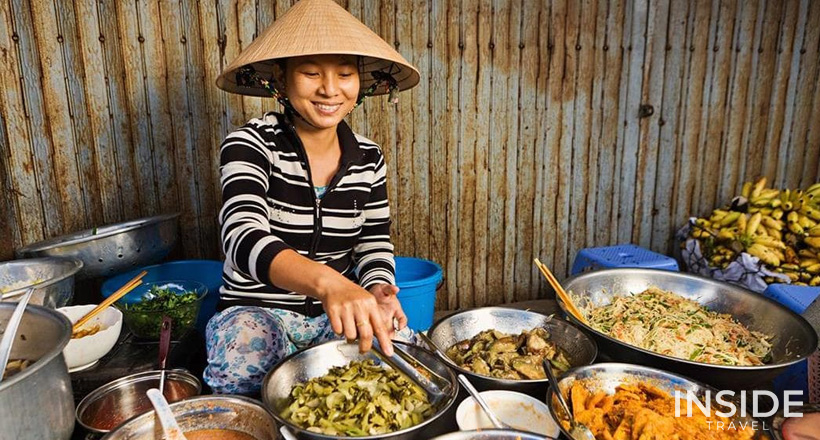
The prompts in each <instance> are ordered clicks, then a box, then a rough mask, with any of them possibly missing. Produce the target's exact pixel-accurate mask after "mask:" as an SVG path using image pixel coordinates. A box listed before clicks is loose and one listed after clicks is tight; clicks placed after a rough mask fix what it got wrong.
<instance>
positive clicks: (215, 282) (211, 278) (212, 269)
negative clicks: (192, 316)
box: [100, 260, 222, 335]
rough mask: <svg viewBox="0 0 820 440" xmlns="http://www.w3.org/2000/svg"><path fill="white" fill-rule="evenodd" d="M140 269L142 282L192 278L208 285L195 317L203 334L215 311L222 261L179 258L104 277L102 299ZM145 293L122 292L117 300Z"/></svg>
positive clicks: (135, 274) (128, 300) (138, 297)
mask: <svg viewBox="0 0 820 440" xmlns="http://www.w3.org/2000/svg"><path fill="white" fill-rule="evenodd" d="M143 270H146V271H148V274H146V275H145V276H144V277H143V278H142V281H143V282H144V283H147V282H151V281H167V280H193V281H199V282H200V283H202V284H204V285H205V286H206V287H207V288H208V293H207V294H206V295H205V299H204V300H203V301H202V307H201V308H200V309H199V315H198V316H197V320H196V329H197V330H198V331H199V332H200V333H201V334H203V335H204V334H205V325H206V324H207V323H208V320H209V319H211V316H213V315H214V313H216V303H217V302H219V288H220V287H221V286H222V262H221V261H216V260H180V261H171V262H168V263H163V264H156V265H153V266H148V267H144V268H140V269H136V270H134V271H131V272H127V273H123V274H120V275H117V276H115V277H112V278H109V279H107V280H105V282H104V283H103V285H102V287H101V288H100V291H101V293H102V296H103V298H108V297H109V296H111V294H112V293H114V292H115V291H116V290H117V289H119V288H120V287H122V286H123V285H124V284H125V283H127V282H128V281H129V280H130V279H131V278H134V277H135V276H137V275H138V274H139V273H140V272H142V271H143ZM144 293H145V292H144V291H143V290H140V289H139V288H137V289H134V290H133V291H131V292H129V293H128V295H125V297H123V299H121V300H120V301H124V302H126V303H132V302H137V301H139V299H140V298H141V297H142V295H143V294H144Z"/></svg>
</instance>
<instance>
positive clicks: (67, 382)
mask: <svg viewBox="0 0 820 440" xmlns="http://www.w3.org/2000/svg"><path fill="white" fill-rule="evenodd" d="M16 306H17V304H14V303H10V302H7V303H0V329H5V328H6V325H7V323H8V321H9V319H10V318H11V314H12V313H13V312H14V308H15V307H16ZM70 338H71V322H69V321H68V318H66V317H65V315H63V314H62V313H60V312H58V311H56V310H52V309H47V308H45V307H40V306H33V305H28V306H27V307H26V311H25V313H24V314H23V319H22V320H21V321H20V327H18V328H17V335H16V336H15V338H14V344H13V345H12V347H11V359H28V360H34V361H35V362H34V363H33V364H31V365H29V367H28V368H26V369H25V370H23V371H21V372H19V373H17V374H15V375H13V376H11V377H9V378H7V379H5V380H3V381H2V382H0V429H2V434H0V438H4V439H6V438H8V439H27V440H55V439H59V440H68V439H70V438H71V433H72V431H73V429H74V397H73V395H72V393H71V378H70V377H69V375H68V367H66V364H65V360H64V358H63V348H65V346H66V345H67V344H68V341H69V339H70ZM0 374H2V371H0Z"/></svg>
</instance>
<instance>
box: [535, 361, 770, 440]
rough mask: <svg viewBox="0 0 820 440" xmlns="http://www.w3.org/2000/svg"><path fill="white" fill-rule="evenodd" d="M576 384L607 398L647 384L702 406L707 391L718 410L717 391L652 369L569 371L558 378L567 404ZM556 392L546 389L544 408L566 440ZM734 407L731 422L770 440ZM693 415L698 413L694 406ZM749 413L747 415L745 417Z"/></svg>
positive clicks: (623, 367)
mask: <svg viewBox="0 0 820 440" xmlns="http://www.w3.org/2000/svg"><path fill="white" fill-rule="evenodd" d="M577 380H583V381H585V385H586V386H587V387H588V388H589V389H590V391H592V392H593V393H594V392H598V391H603V392H605V393H607V394H614V393H615V388H617V387H618V385H621V384H634V383H637V382H648V383H650V384H651V385H653V386H656V387H658V388H660V389H662V390H664V391H666V392H668V393H669V394H670V395H671V396H673V397H674V396H675V390H679V391H680V392H681V393H683V395H684V396H685V395H686V393H687V392H688V391H691V392H692V393H693V394H695V395H696V396H697V397H698V399H699V400H700V401H701V402H706V400H705V397H706V391H707V390H708V391H710V392H711V393H710V396H709V397H710V402H711V408H712V411H715V408H717V407H718V402H717V401H716V393H717V390H715V389H713V388H711V387H709V386H707V385H704V384H702V383H699V382H695V381H693V380H691V379H687V378H685V377H682V376H678V375H675V374H672V373H668V372H666V371H662V370H658V369H655V368H649V367H641V366H639V365H630V364H618V363H601V364H594V365H587V366H584V367H578V368H572V369H570V370H569V371H567V372H566V373H564V374H562V375H561V376H560V377H559V378H558V384H557V387H558V389H560V390H561V393H562V394H563V395H564V397H566V398H567V401H569V390H570V388H571V387H572V384H574V383H575V381H577ZM555 390H556V388H555V387H554V386H553V387H550V388H549V391H548V393H547V396H546V397H547V399H546V400H547V406H548V407H549V408H550V413H552V417H553V418H554V419H555V420H558V421H559V423H558V425H559V427H560V428H561V432H562V433H563V434H564V435H565V436H567V438H572V437H570V436H569V432H568V431H567V430H566V429H564V427H563V425H562V424H561V423H560V421H564V420H566V416H565V414H564V410H563V409H562V408H561V404H560V403H558V398H557V397H556V396H555ZM724 399H727V400H728V397H724ZM681 402H682V403H681V406H682V408H681V416H686V403H685V402H686V398H685V397H682V398H681ZM735 405H736V410H737V414H738V416H737V417H735V418H733V420H735V421H736V422H739V423H743V424H744V425H743V426H747V425H748V426H751V427H752V428H753V429H755V430H756V431H755V432H756V436H755V439H761V440H762V439H768V438H769V437H768V436H767V435H766V433H765V428H764V425H763V423H762V422H761V421H757V420H755V419H753V418H752V417H749V416H746V417H742V416H740V413H741V411H740V406H738V404H737V403H735ZM750 407H751V405H750ZM693 411H699V410H698V409H697V407H696V406H694V405H693ZM749 412H751V411H749ZM749 412H747V414H748V413H749ZM754 422H757V423H754Z"/></svg>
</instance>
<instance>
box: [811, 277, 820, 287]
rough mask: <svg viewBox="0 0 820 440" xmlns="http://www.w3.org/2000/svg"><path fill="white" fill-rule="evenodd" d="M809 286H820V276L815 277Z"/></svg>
mask: <svg viewBox="0 0 820 440" xmlns="http://www.w3.org/2000/svg"><path fill="white" fill-rule="evenodd" d="M809 286H812V287H815V286H820V275H818V276H816V277H814V278H812V279H811V281H809Z"/></svg>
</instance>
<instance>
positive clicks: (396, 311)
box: [204, 0, 419, 394]
mask: <svg viewBox="0 0 820 440" xmlns="http://www.w3.org/2000/svg"><path fill="white" fill-rule="evenodd" d="M418 79H419V75H418V72H417V71H416V70H415V68H413V67H412V66H410V65H409V63H407V61H406V60H404V58H402V57H401V55H399V54H398V53H397V52H395V51H394V50H393V49H392V48H391V47H390V46H389V45H388V44H387V43H385V42H384V41H383V40H382V39H381V38H379V37H378V36H377V35H376V34H375V33H373V32H372V31H370V30H369V29H368V28H367V27H366V26H365V25H363V24H362V23H361V22H359V21H358V20H356V18H355V17H353V16H352V15H350V14H349V13H348V12H347V11H345V10H344V9H343V8H341V7H340V6H338V5H337V4H336V3H335V2H333V1H332V0H302V1H300V2H299V3H297V4H296V5H294V6H293V7H292V8H291V9H290V10H289V11H288V12H287V13H286V14H285V15H284V16H282V18H281V19H279V20H277V21H276V22H275V23H273V24H272V25H271V27H270V28H268V29H267V30H266V31H265V33H263V34H262V35H261V36H260V37H259V38H257V39H256V40H254V42H253V43H252V44H251V45H250V46H249V47H248V48H247V49H246V50H245V51H244V52H243V53H242V54H241V55H240V56H239V57H238V58H237V60H236V61H234V63H233V64H232V65H231V66H229V67H228V68H227V69H226V70H225V72H223V74H222V75H221V76H220V78H219V79H218V80H217V85H218V86H219V87H221V88H223V89H225V90H227V91H231V92H236V93H243V94H249V95H267V96H271V95H272V96H274V97H276V98H277V99H278V100H279V102H280V103H281V104H282V106H283V107H284V109H285V111H284V113H283V114H279V113H268V114H266V115H264V116H263V117H262V118H260V119H253V120H251V121H250V122H248V123H247V124H246V125H245V126H243V127H241V128H240V129H238V130H237V131H235V132H233V133H231V134H230V135H229V136H228V137H227V138H226V139H225V141H224V143H223V144H222V148H221V150H220V172H221V182H222V196H223V207H222V210H221V212H220V222H221V225H222V231H221V235H222V244H223V250H224V252H225V258H226V259H225V265H224V270H223V272H224V273H223V278H224V286H223V288H222V290H221V299H220V305H219V309H220V310H221V311H220V312H219V313H218V314H217V315H216V316H214V317H213V318H212V319H211V320H210V321H209V323H208V327H207V331H206V338H207V341H206V344H207V352H208V366H207V368H206V370H205V373H204V378H205V381H206V383H207V384H208V385H209V386H211V388H212V389H213V390H214V391H215V392H218V393H239V394H248V393H256V392H258V391H259V390H260V387H261V382H262V379H263V378H264V376H265V374H266V373H267V371H269V370H270V369H271V368H272V367H273V366H274V365H276V364H277V363H278V362H279V361H280V360H281V359H282V358H283V357H285V356H287V355H288V354H290V353H292V352H294V351H296V350H297V349H299V348H303V347H306V346H310V345H313V344H317V343H321V342H325V341H327V340H331V339H336V338H339V337H341V336H342V335H343V336H344V337H345V338H346V339H348V340H351V341H352V340H356V339H358V342H359V348H360V350H361V351H362V352H364V351H367V350H369V349H370V347H371V343H372V339H373V337H376V338H378V340H379V342H380V344H381V345H382V347H383V349H384V350H385V351H386V352H388V354H392V346H391V343H390V338H391V337H392V336H393V335H394V330H401V329H403V328H404V327H405V326H406V323H407V318H406V317H405V314H404V312H403V311H402V308H401V305H400V304H399V302H398V299H397V298H396V293H397V292H398V288H397V287H396V286H395V285H394V284H395V281H394V280H395V275H394V262H393V246H392V244H391V243H390V213H389V208H388V203H387V190H386V168H385V163H384V157H383V155H382V152H381V150H380V148H379V147H378V146H377V145H376V144H375V143H373V142H372V141H370V140H368V139H366V138H364V137H361V136H359V135H357V134H354V133H353V132H352V131H351V130H350V128H349V127H348V125H347V124H346V123H345V122H344V118H345V116H347V115H348V114H349V113H350V112H351V111H352V110H353V109H354V108H355V107H356V106H357V105H358V104H359V103H360V102H361V100H362V99H363V98H364V97H366V96H370V95H374V94H380V93H385V92H389V93H391V94H392V93H393V92H396V91H398V90H401V89H407V88H409V87H412V86H414V85H415V84H417V83H418Z"/></svg>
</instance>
